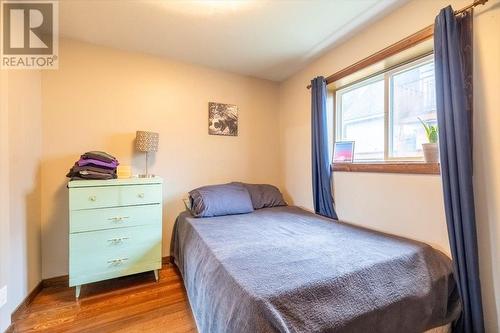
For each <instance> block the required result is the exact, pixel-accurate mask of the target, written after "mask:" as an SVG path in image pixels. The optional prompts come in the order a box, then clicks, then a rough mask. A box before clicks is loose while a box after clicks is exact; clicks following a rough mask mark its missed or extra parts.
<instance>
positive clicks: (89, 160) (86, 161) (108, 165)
mask: <svg viewBox="0 0 500 333" xmlns="http://www.w3.org/2000/svg"><path fill="white" fill-rule="evenodd" d="M77 163H78V166H84V165H89V164H93V165H97V166H102V167H106V168H110V169H114V168H116V167H117V166H118V164H120V163H118V161H113V162H103V161H99V160H95V159H92V158H87V159H83V158H80V160H79V161H78V162H77Z"/></svg>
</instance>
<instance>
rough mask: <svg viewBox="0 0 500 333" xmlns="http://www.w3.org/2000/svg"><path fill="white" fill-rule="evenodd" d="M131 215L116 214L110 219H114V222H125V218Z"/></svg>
mask: <svg viewBox="0 0 500 333" xmlns="http://www.w3.org/2000/svg"><path fill="white" fill-rule="evenodd" d="M128 218H129V216H115V217H110V218H109V219H108V220H110V221H113V222H123V220H125V219H128Z"/></svg>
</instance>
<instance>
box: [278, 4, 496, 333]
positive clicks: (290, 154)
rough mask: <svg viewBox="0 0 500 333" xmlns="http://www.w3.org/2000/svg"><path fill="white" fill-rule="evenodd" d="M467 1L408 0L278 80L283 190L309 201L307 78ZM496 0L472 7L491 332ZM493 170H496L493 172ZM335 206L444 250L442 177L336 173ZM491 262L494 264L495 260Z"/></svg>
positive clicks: (491, 328) (481, 224)
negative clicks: (292, 73)
mask: <svg viewBox="0 0 500 333" xmlns="http://www.w3.org/2000/svg"><path fill="white" fill-rule="evenodd" d="M450 2H451V4H452V5H453V7H454V8H457V9H458V8H461V7H463V6H465V5H467V4H469V1H465V0H464V1H462V0H452V1H450V0H433V1H422V0H414V1H411V2H409V3H408V4H406V5H404V6H402V7H401V8H399V9H397V10H396V11H394V12H393V13H391V14H390V15H388V16H387V17H384V18H383V19H382V20H380V21H378V22H376V23H375V24H373V25H371V26H370V27H369V28H367V29H365V30H363V31H361V32H359V33H358V34H356V35H355V36H354V37H352V38H351V39H349V40H348V41H346V42H345V43H343V44H341V45H339V46H337V47H335V48H334V49H332V50H331V51H329V52H328V53H327V54H325V55H324V56H322V57H321V58H319V59H318V60H317V61H315V62H314V63H312V64H310V65H309V66H307V67H306V68H305V69H303V70H302V71H300V72H299V73H297V74H295V75H294V76H292V77H291V78H290V79H288V80H286V81H285V82H283V83H282V84H281V86H280V149H281V154H282V155H281V163H282V175H283V179H282V183H283V184H284V187H285V189H286V192H287V196H288V198H290V199H291V200H293V202H294V203H295V204H297V205H300V206H304V207H306V208H311V207H312V189H311V167H310V156H311V151H310V126H311V125H310V94H309V91H308V90H306V88H305V87H306V85H307V84H308V83H309V81H310V80H311V79H312V78H314V77H315V76H318V75H324V76H327V75H329V74H332V73H334V72H336V71H338V70H340V69H342V68H344V67H346V66H348V65H351V64H353V63H354V62H356V61H358V60H360V59H362V58H364V57H366V56H368V55H370V54H372V53H374V52H376V51H378V50H380V49H382V48H384V47H386V46H388V45H390V44H392V43H394V42H396V41H398V40H400V39H402V38H404V37H406V36H408V35H410V34H412V33H414V32H416V31H418V30H419V29H422V28H424V27H426V26H428V25H429V24H432V23H433V22H434V17H435V16H436V15H437V13H438V12H439V9H440V8H443V7H445V6H447V5H448V4H450ZM499 7H500V4H499V0H495V1H490V2H489V3H488V4H487V5H486V6H485V7H484V8H481V9H480V10H478V11H477V13H476V15H475V25H474V29H475V50H474V52H475V74H474V80H475V109H476V110H475V118H476V122H475V124H474V126H475V145H476V150H475V172H476V174H475V175H476V179H475V180H476V192H477V193H476V195H477V208H478V222H477V223H478V230H479V244H480V255H481V260H480V264H481V274H482V282H483V289H484V292H483V294H484V304H485V308H486V309H485V313H486V325H487V328H488V332H498V320H497V318H498V317H499V316H500V314H499V307H500V304H498V303H499V302H500V268H499V267H498V262H499V257H498V256H499V255H498V253H499V247H498V243H499V242H500V221H499V211H498V208H497V207H498V203H499V202H500V200H499V199H500V198H499V196H500V179H499V177H498V176H497V174H498V170H499V166H500V165H499V163H500V159H499V157H498V152H499V151H500V150H499V148H500V147H499V142H500V140H499V137H498V136H499V134H498V133H499V132H500V127H499V126H500V121H499V120H500V118H499V113H498V106H499V105H500V104H499V94H498V87H499V86H500V85H499V81H498V80H499V77H500V72H499V67H498V66H499V59H500V56H499V45H498V44H499V40H498V36H497V35H498V34H495V33H494V32H495V31H496V32H498V31H500V19H499ZM495 171H496V174H495ZM334 182H335V185H334V187H335V188H334V190H335V199H336V204H337V210H338V213H339V215H340V217H341V218H342V219H344V220H346V221H349V222H353V223H357V224H361V225H365V226H368V227H370V228H375V229H379V230H382V231H386V232H389V233H395V234H400V235H403V236H407V237H411V238H415V239H419V240H423V241H426V242H428V243H430V244H432V245H434V246H436V247H437V248H440V249H442V250H443V251H445V252H448V253H449V245H448V239H447V231H446V224H445V218H444V210H443V204H442V193H441V182H440V178H439V177H436V176H423V175H422V176H417V175H389V174H387V175H379V174H370V173H367V174H361V173H335V174H334ZM495 263H496V264H495Z"/></svg>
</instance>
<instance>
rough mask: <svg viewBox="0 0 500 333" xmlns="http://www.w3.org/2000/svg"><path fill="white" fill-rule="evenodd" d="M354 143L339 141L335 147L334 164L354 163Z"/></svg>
mask: <svg viewBox="0 0 500 333" xmlns="http://www.w3.org/2000/svg"><path fill="white" fill-rule="evenodd" d="M354 143H355V142H354V141H337V142H335V144H334V147H333V163H352V162H353V161H354Z"/></svg>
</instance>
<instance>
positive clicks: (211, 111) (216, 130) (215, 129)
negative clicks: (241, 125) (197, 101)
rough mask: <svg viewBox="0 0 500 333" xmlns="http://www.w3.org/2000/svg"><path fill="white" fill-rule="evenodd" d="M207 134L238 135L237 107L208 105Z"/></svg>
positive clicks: (218, 104)
mask: <svg viewBox="0 0 500 333" xmlns="http://www.w3.org/2000/svg"><path fill="white" fill-rule="evenodd" d="M208 134H210V135H226V136H237V135H238V107H237V106H236V105H232V104H223V103H214V102H210V103H208Z"/></svg>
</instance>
